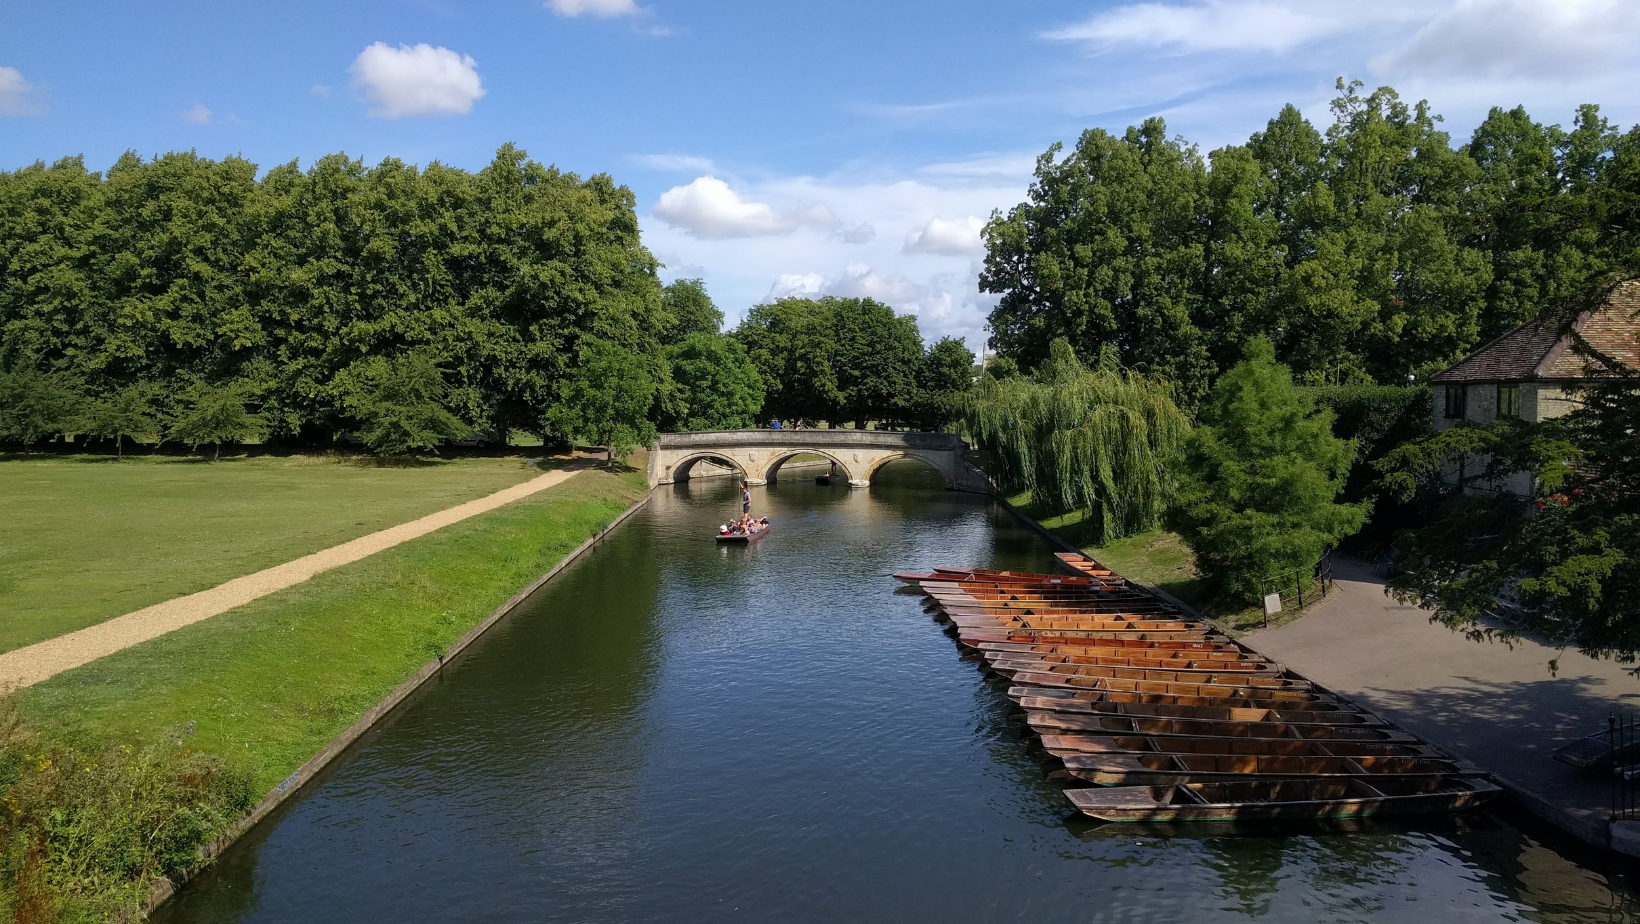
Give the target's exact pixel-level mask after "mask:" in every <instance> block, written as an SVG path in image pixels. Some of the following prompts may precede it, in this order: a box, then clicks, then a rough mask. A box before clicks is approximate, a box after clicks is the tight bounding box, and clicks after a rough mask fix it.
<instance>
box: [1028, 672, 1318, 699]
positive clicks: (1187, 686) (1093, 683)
mask: <svg viewBox="0 0 1640 924" xmlns="http://www.w3.org/2000/svg"><path fill="white" fill-rule="evenodd" d="M1009 679H1011V680H1012V681H1013V682H1014V683H1023V684H1032V685H1035V686H1039V687H1074V688H1077V689H1082V690H1113V691H1117V692H1123V693H1169V694H1183V695H1185V696H1200V697H1205V698H1208V699H1245V700H1252V701H1254V702H1258V703H1269V704H1272V708H1273V707H1274V704H1277V703H1288V704H1291V703H1295V702H1296V703H1304V702H1310V701H1311V700H1312V698H1313V697H1314V696H1315V693H1313V692H1312V691H1309V690H1288V689H1282V688H1280V687H1254V686H1237V685H1235V684H1229V683H1164V682H1161V681H1151V680H1128V679H1125V678H1119V677H1079V676H1074V675H1066V674H1047V673H1042V674H1030V673H1017V674H1015V675H1014V676H1013V677H1011V678H1009Z"/></svg>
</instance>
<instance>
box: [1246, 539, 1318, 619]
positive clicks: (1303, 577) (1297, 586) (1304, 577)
mask: <svg viewBox="0 0 1640 924" xmlns="http://www.w3.org/2000/svg"><path fill="white" fill-rule="evenodd" d="M1332 584H1333V576H1332V552H1331V551H1328V552H1327V554H1325V555H1323V556H1321V560H1320V561H1318V562H1316V563H1315V564H1314V565H1312V566H1311V567H1308V568H1294V569H1293V570H1291V571H1287V572H1283V573H1281V574H1277V575H1274V576H1273V577H1266V578H1260V579H1259V582H1258V595H1259V602H1260V603H1261V604H1262V603H1263V602H1264V601H1265V600H1266V599H1267V598H1268V597H1269V596H1270V595H1271V594H1286V593H1287V592H1288V591H1289V590H1291V591H1292V594H1293V596H1295V597H1297V599H1298V609H1299V610H1303V609H1304V607H1305V603H1304V595H1305V593H1306V592H1308V593H1309V595H1310V601H1311V603H1312V604H1313V603H1314V602H1315V601H1316V600H1317V599H1326V596H1327V592H1328V591H1329V590H1331V589H1332ZM1317 585H1319V586H1317ZM1269 625H1270V608H1269V607H1268V606H1266V607H1265V608H1264V626H1265V627H1266V628H1268V627H1269Z"/></svg>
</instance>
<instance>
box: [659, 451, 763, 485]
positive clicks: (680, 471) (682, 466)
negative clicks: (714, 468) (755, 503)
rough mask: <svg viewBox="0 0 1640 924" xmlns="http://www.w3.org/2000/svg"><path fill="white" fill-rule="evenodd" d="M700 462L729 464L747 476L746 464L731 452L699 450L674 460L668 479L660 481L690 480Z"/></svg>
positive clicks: (739, 474)
mask: <svg viewBox="0 0 1640 924" xmlns="http://www.w3.org/2000/svg"><path fill="white" fill-rule="evenodd" d="M700 462H710V463H712V464H715V465H723V466H727V467H729V468H731V469H734V472H735V474H736V475H738V476H740V477H741V478H746V477H747V472H746V466H744V465H742V464H741V463H740V461H739V460H738V459H736V458H734V456H732V455H730V454H729V453H724V452H697V453H695V454H694V455H689V456H685V457H683V458H681V459H678V460H677V461H676V462H673V463H672V464H671V466H670V468H671V471H670V472H669V473H667V481H663V482H658V483H659V484H669V483H671V482H673V481H688V480H689V476H690V474H691V472H692V471H693V470H694V468H695V465H696V464H697V463H700Z"/></svg>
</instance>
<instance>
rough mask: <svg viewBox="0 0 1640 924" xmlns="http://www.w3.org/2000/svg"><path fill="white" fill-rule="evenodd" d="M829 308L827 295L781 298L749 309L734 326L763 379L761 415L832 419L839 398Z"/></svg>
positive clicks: (764, 417) (736, 335)
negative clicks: (823, 296)
mask: <svg viewBox="0 0 1640 924" xmlns="http://www.w3.org/2000/svg"><path fill="white" fill-rule="evenodd" d="M833 308H834V305H833V302H832V300H830V299H807V298H782V299H778V300H776V301H774V302H771V303H769V304H767V305H757V306H755V307H753V308H752V310H751V311H749V312H747V314H746V319H745V320H744V321H742V322H741V323H740V326H739V327H737V328H735V332H734V336H735V339H737V340H739V341H740V343H741V344H742V345H743V346H744V347H745V348H746V354H747V355H748V356H749V357H750V358H751V360H752V364H753V365H755V366H756V367H757V371H758V374H759V375H760V376H761V378H762V380H763V414H762V419H769V418H781V419H785V420H796V419H809V420H831V419H832V417H833V415H834V413H835V412H836V408H837V406H838V404H839V403H840V402H841V400H842V391H841V389H840V387H839V385H838V378H837V370H836V367H835V365H834V360H835V357H836V352H837V337H836V326H835V324H834V318H835V312H834V310H833Z"/></svg>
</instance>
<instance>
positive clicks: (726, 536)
mask: <svg viewBox="0 0 1640 924" xmlns="http://www.w3.org/2000/svg"><path fill="white" fill-rule="evenodd" d="M773 528H774V526H773V524H770V525H768V526H764V527H761V528H759V529H755V530H753V531H751V532H749V533H718V534H717V537H716V538H717V541H718V542H720V543H724V544H728V545H750V544H751V543H753V542H756V541H757V540H759V539H762V538H763V537H764V536H765V535H767V534H768V532H769V530H770V529H773Z"/></svg>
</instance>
